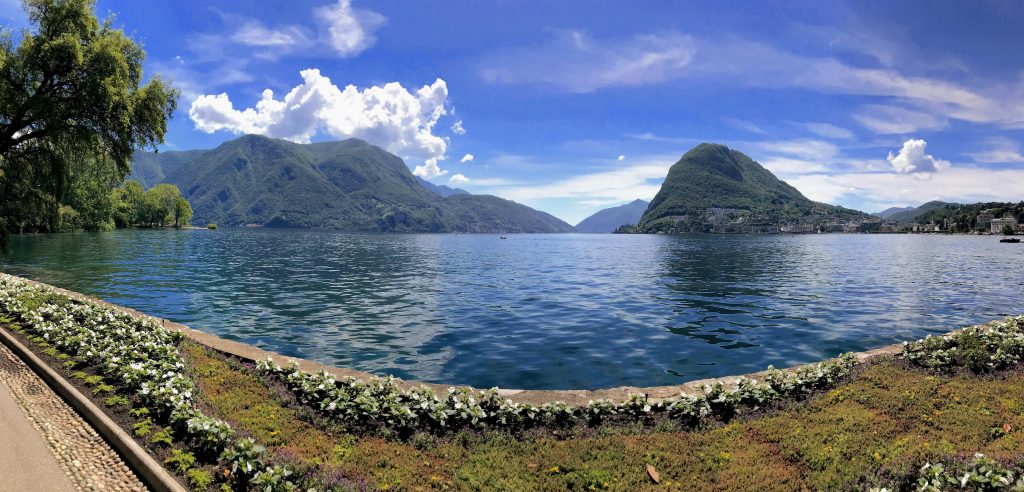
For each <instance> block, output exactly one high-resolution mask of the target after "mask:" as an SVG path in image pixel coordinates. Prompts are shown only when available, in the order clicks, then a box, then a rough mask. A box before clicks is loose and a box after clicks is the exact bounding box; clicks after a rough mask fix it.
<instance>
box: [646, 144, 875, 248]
mask: <svg viewBox="0 0 1024 492" xmlns="http://www.w3.org/2000/svg"><path fill="white" fill-rule="evenodd" d="M709 210H715V211H716V212H715V213H714V214H715V216H714V217H711V216H709V214H712V213H711V212H709ZM847 216H850V217H854V216H856V217H863V216H866V214H862V213H860V212H854V211H848V210H845V209H840V208H838V207H832V206H830V205H824V204H819V203H815V202H812V201H811V200H809V199H808V198H807V197H805V196H804V195H803V194H801V193H800V191H798V190H797V189H796V188H794V187H792V186H790V185H789V184H787V183H786V182H784V181H782V180H780V179H779V178H777V177H775V175H774V174H772V173H771V171H769V170H767V169H765V168H764V167H763V166H761V165H760V164H758V163H757V162H755V161H754V160H753V159H751V158H750V157H748V156H747V155H746V154H744V153H742V152H740V151H737V150H733V149H730V148H729V147H726V146H725V145H721V144H714V143H702V144H700V145H697V146H696V147H694V148H692V149H690V150H689V151H687V152H686V153H685V154H683V156H682V157H681V158H680V159H679V161H678V162H676V163H675V164H674V165H673V166H672V167H671V168H670V169H669V172H668V176H667V177H666V178H665V181H664V183H662V185H661V190H659V191H658V194H657V195H656V196H655V197H654V200H652V201H651V204H650V206H649V207H648V208H647V211H646V212H645V213H644V215H643V217H642V218H641V219H640V223H639V229H640V230H641V231H644V232H657V231H678V232H684V231H691V232H709V231H711V230H712V229H714V228H715V227H716V226H717V225H720V223H721V224H727V223H729V222H730V221H733V220H735V221H737V223H741V222H742V223H750V222H751V221H752V222H754V223H766V224H774V225H778V224H779V223H780V222H794V223H802V221H806V220H809V219H808V217H818V218H824V217H828V218H830V219H832V218H835V219H837V220H838V219H842V218H846V217H847ZM741 218H742V220H740V219H741Z"/></svg>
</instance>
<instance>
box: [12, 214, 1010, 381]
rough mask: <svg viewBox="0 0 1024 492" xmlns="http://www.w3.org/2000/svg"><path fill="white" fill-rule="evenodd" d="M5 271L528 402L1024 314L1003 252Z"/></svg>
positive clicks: (923, 240) (822, 242)
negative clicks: (553, 391) (532, 396)
mask: <svg viewBox="0 0 1024 492" xmlns="http://www.w3.org/2000/svg"><path fill="white" fill-rule="evenodd" d="M11 248H12V250H11V252H10V253H9V254H7V255H5V256H4V257H3V259H2V267H3V270H4V271H8V272H11V273H16V274H22V275H26V276H28V277H32V278H37V279H40V280H43V281H46V282H50V283H53V284H56V285H60V286H62V287H66V288H69V289H72V290H78V291H82V292H87V293H91V294H94V295H97V296H99V297H103V298H105V299H108V300H110V301H112V302H115V303H119V304H124V305H127V306H131V307H134V308H136V309H139V310H141V311H144V312H148V313H151V314H153V315H156V316H161V317H165V318H168V319H173V320H176V321H180V322H183V323H186V324H189V325H192V326H194V327H196V328H199V329H203V330H207V331H211V332H215V333H217V334H219V335H221V336H224V337H227V338H232V339H236V340H241V341H245V342H248V343H252V344H255V345H258V346H261V347H265V348H268V349H270V350H275V351H278V352H282V353H285V354H289V355H294V356H299V357H306V358H311V359H316V360H320V361H323V362H326V363H330V364H336V365H342V366H351V367H356V368H360V369H363V370H368V371H372V372H376V373H390V374H395V375H397V376H401V377H405V378H413V379H421V380H429V381H438V382H448V383H466V384H472V385H475V386H484V387H486V386H492V385H498V386H503V387H521V388H569V387H586V388H596V387H608V386H618V385H655V384H671V383H676V382H680V381H683V380H689V379H694V378H702V377H713V376H720V375H726V374H733V373H738V372H747V371H754V370H759V369H763V368H764V367H765V366H767V365H768V364H775V365H790V364H796V363H801V362H807V361H812V360H816V359H819V358H821V357H826V356H832V355H836V354H838V353H840V352H843V351H847V350H861V349H866V348H870V347H876V346H881V345H884V344H887V343H892V342H894V341H898V340H902V339H907V338H913V337H918V336H922V335H923V334H925V333H928V332H941V331H946V330H948V329H950V328H952V327H955V326H957V325H960V324H965V323H972V322H977V321H981V320H986V319H990V318H993V317H997V316H1003V315H1007V314H1011V311H1015V310H1020V307H1019V299H1020V296H1021V293H1022V291H1024V289H1022V287H1024V275H1021V273H1022V267H1021V266H1020V265H1021V261H1020V260H1021V259H1022V257H1021V254H1022V251H1024V248H1020V247H1018V246H1016V245H1000V244H998V243H997V242H995V241H994V240H993V239H992V238H985V237H962V236H956V237H950V236H947V237H942V236H930V237H926V236H860V235H821V236H774V237H770V236H769V237H748V236H700V235H696V236H607V235H512V236H509V239H508V240H505V241H501V240H498V238H497V236H488V235H460V236H451V235H373V234H342V233H333V232H324V231H310V230H270V229H221V230H218V231H205V230H196V231H117V232H114V233H108V234H87V233H80V234H61V235H53V236H20V237H13V238H12V239H11Z"/></svg>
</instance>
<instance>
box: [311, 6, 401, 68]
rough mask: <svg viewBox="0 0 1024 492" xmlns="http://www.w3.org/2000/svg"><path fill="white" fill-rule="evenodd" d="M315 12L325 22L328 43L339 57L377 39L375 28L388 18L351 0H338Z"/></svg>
mask: <svg viewBox="0 0 1024 492" xmlns="http://www.w3.org/2000/svg"><path fill="white" fill-rule="evenodd" d="M314 14H315V15H316V16H317V18H318V19H319V20H320V21H322V22H323V23H325V24H326V25H327V33H326V36H325V41H326V43H327V45H328V46H330V47H331V48H332V49H334V51H335V52H336V53H338V54H339V55H341V56H342V57H348V56H355V55H358V54H359V53H362V52H363V50H365V49H366V48H369V47H370V46H371V45H373V43H374V42H376V41H377V38H376V37H375V36H374V32H375V31H377V29H380V28H381V26H383V25H384V24H385V22H387V18H386V17H384V16H383V15H380V14H378V13H377V12H374V11H372V10H366V9H357V8H354V7H352V2H351V0H338V2H337V3H335V4H334V5H327V6H324V7H320V8H317V9H316V10H315V11H314Z"/></svg>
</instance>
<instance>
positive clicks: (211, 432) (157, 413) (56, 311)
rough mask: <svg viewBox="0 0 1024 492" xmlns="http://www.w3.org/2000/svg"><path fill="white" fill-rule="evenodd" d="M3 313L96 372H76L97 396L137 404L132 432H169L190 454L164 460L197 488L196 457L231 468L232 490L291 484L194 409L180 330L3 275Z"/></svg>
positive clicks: (258, 453)
mask: <svg viewBox="0 0 1024 492" xmlns="http://www.w3.org/2000/svg"><path fill="white" fill-rule="evenodd" d="M0 313H3V315H4V316H5V317H7V318H8V319H9V320H10V321H12V322H15V323H17V324H18V326H19V329H20V330H21V332H22V333H24V334H25V335H26V336H28V337H29V338H30V340H32V341H34V342H36V343H37V344H38V345H40V346H42V347H44V348H45V349H46V350H47V351H50V353H51V355H55V356H57V359H60V360H64V367H65V369H79V368H82V367H90V368H92V369H94V370H95V371H96V372H97V375H95V376H84V374H85V373H84V372H83V373H80V374H82V375H83V378H82V379H83V380H85V383H86V384H88V385H90V386H93V387H94V389H93V390H92V392H93V395H94V396H96V395H103V394H110V393H114V392H115V391H116V392H118V393H121V394H123V395H127V396H129V397H132V398H133V399H135V400H136V401H137V402H138V403H140V406H139V407H138V408H135V409H133V410H132V413H133V415H136V416H138V417H146V418H145V419H144V420H142V421H141V422H139V423H138V424H136V425H135V428H134V429H133V430H134V433H135V435H136V436H145V435H147V434H148V433H149V427H150V426H151V425H162V426H166V427H167V428H168V429H170V431H171V432H172V433H173V436H174V437H175V438H177V440H179V441H183V442H184V443H185V444H186V445H187V447H188V448H189V449H190V450H191V451H192V453H182V452H178V453H176V454H175V456H174V461H170V460H169V464H170V465H172V466H171V467H172V469H175V468H176V470H177V471H178V472H179V473H181V474H182V475H183V476H185V478H186V480H188V482H189V483H190V484H191V485H193V486H194V487H196V488H206V487H207V486H209V485H210V484H211V483H212V480H213V477H212V476H210V474H209V473H208V472H202V471H201V470H198V469H194V468H193V466H192V465H193V464H194V462H195V460H196V459H197V458H198V459H199V460H200V461H203V462H206V463H214V464H219V465H220V466H221V467H224V468H225V469H230V470H231V471H232V473H231V474H229V475H227V476H226V477H221V478H227V480H225V483H226V484H228V485H230V486H232V487H234V488H235V489H240V490H244V489H247V488H256V489H259V490H291V489H292V488H294V485H293V484H292V483H291V482H289V481H288V480H287V476H288V475H289V473H290V472H289V471H288V470H287V469H284V468H281V467H275V466H266V465H265V464H264V460H265V456H264V454H265V452H264V450H263V448H262V447H260V446H257V445H256V444H255V443H254V442H252V441H251V440H249V439H245V438H241V439H236V436H235V432H234V430H233V429H232V428H231V426H230V425H228V424H227V423H226V422H224V421H222V420H219V419H215V418H211V417H208V416H206V415H204V414H203V412H202V411H200V410H199V409H198V407H197V405H196V401H195V398H194V393H195V384H194V383H193V381H192V380H190V379H189V378H188V377H187V376H185V375H184V374H183V370H184V368H185V366H184V363H183V361H182V359H181V356H180V355H179V354H178V344H179V343H180V342H181V340H182V335H181V334H179V333H175V332H170V331H168V330H165V329H163V327H161V326H160V325H159V324H157V323H156V322H154V321H153V320H151V319H148V318H147V319H142V318H134V317H132V316H129V315H127V314H124V313H120V312H116V311H114V310H111V309H107V308H104V307H101V306H98V305H96V304H93V303H89V302H81V301H78V300H73V299H70V298H68V297H67V296H64V295H61V294H58V293H56V292H54V291H52V290H50V289H47V288H44V287H36V286H34V285H32V284H29V283H28V282H25V281H24V280H21V279H18V278H16V277H11V276H7V275H3V276H2V277H0ZM104 381H111V382H114V384H113V385H112V384H106V383H104ZM115 385H116V388H115ZM107 401H108V402H109V403H110V404H118V403H121V402H128V399H127V398H126V397H125V396H117V395H113V396H110V397H109V398H108V399H107ZM170 438H171V436H165V437H163V439H164V440H165V441H170ZM193 453H194V454H193Z"/></svg>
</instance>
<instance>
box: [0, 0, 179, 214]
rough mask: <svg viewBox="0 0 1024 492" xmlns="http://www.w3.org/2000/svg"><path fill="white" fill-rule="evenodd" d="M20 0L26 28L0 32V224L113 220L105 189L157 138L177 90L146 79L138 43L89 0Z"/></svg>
mask: <svg viewBox="0 0 1024 492" xmlns="http://www.w3.org/2000/svg"><path fill="white" fill-rule="evenodd" d="M24 6H25V8H26V11H27V14H28V20H29V23H30V24H31V26H32V27H31V28H30V29H26V30H23V31H21V35H20V38H19V39H18V40H17V42H16V41H15V40H14V37H13V35H12V33H11V31H5V32H3V33H2V34H0V231H3V232H23V231H50V232H52V231H56V230H59V229H61V228H64V229H67V228H71V227H83V228H87V229H106V228H109V227H110V225H111V220H110V214H109V212H110V204H109V200H108V196H107V195H108V192H109V190H110V189H112V187H113V186H115V185H116V184H117V183H119V182H120V181H121V180H123V179H124V177H125V175H126V174H128V172H129V169H130V164H131V158H132V155H133V153H134V151H135V150H136V149H140V148H155V146H156V145H157V144H159V143H161V142H162V141H163V138H164V134H165V133H166V131H167V118H169V117H170V116H171V114H173V112H174V110H175V109H176V107H177V96H178V92H177V91H176V90H175V89H173V88H171V87H170V85H168V84H167V83H166V82H165V81H164V80H163V79H161V78H160V77H159V76H151V77H149V81H148V82H146V83H145V84H143V83H142V80H143V75H142V64H143V61H144V59H145V53H144V52H143V50H142V48H141V46H139V44H137V43H136V42H135V41H134V40H132V39H131V38H129V37H128V36H126V35H125V34H124V32H123V31H121V30H120V29H117V28H115V27H114V26H113V23H112V22H111V21H110V20H106V21H103V22H101V21H100V20H98V19H97V18H96V15H95V12H94V11H95V3H94V0H28V1H26V2H25V3H24ZM62 206H67V207H71V210H74V211H75V212H76V213H77V218H76V217H75V214H72V213H71V210H69V209H65V210H64V211H63V213H62V212H61V207H62Z"/></svg>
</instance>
